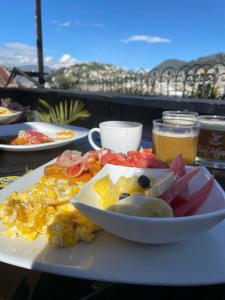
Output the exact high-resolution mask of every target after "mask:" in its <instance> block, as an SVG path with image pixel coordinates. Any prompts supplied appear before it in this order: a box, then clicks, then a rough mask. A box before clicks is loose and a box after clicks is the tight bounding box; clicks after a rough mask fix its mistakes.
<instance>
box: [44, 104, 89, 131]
mask: <svg viewBox="0 0 225 300" xmlns="http://www.w3.org/2000/svg"><path fill="white" fill-rule="evenodd" d="M39 103H40V105H41V106H42V107H44V108H45V110H47V111H48V112H47V113H46V112H45V111H43V110H41V111H40V112H39V115H40V117H41V119H42V120H44V121H48V122H51V123H55V124H63V125H66V124H70V123H73V122H75V121H77V120H78V119H86V118H88V117H89V116H90V113H89V112H88V111H87V110H86V109H85V106H84V104H83V103H82V102H80V101H78V100H71V101H66V100H65V101H64V102H62V101H61V102H60V103H59V104H57V105H55V106H53V107H51V106H50V105H49V104H48V103H47V102H46V101H45V100H43V99H40V100H39ZM39 110H40V109H39Z"/></svg>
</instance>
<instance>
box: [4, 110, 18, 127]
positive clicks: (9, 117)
mask: <svg viewBox="0 0 225 300" xmlns="http://www.w3.org/2000/svg"><path fill="white" fill-rule="evenodd" d="M22 113H23V112H22V111H12V113H11V114H9V115H0V124H9V123H12V122H14V121H16V120H17V119H18V118H19V117H20V116H21V114H22Z"/></svg>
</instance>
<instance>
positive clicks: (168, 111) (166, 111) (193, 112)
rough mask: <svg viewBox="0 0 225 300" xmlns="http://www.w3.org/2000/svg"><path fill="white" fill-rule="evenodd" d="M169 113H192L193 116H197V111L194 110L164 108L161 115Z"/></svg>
mask: <svg viewBox="0 0 225 300" xmlns="http://www.w3.org/2000/svg"><path fill="white" fill-rule="evenodd" d="M166 114H171V115H178V116H179V115H193V116H195V117H198V116H199V113H198V112H196V111H185V110H165V111H163V113H162V115H163V116H164V115H166Z"/></svg>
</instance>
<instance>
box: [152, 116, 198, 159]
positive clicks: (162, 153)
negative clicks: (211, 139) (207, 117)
mask: <svg viewBox="0 0 225 300" xmlns="http://www.w3.org/2000/svg"><path fill="white" fill-rule="evenodd" d="M198 136H199V122H198V121H195V120H183V119H180V121H179V120H178V119H177V120H176V122H175V123H165V122H164V121H163V120H161V119H159V120H154V121H153V129H152V141H153V152H154V153H155V155H156V156H157V158H158V159H160V160H163V161H165V162H168V163H170V162H171V161H172V160H173V159H174V158H175V156H176V155H178V154H182V155H183V158H184V161H185V163H186V164H192V163H194V162H195V158H196V154H197V144H198Z"/></svg>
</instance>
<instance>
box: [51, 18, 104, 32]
mask: <svg viewBox="0 0 225 300" xmlns="http://www.w3.org/2000/svg"><path fill="white" fill-rule="evenodd" d="M50 23H51V24H52V25H54V26H56V30H57V31H62V30H63V29H65V28H66V27H71V26H75V27H86V26H89V27H90V26H91V27H96V28H103V27H104V25H103V24H102V23H82V22H80V21H77V20H76V21H64V22H59V21H57V20H52V21H50Z"/></svg>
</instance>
